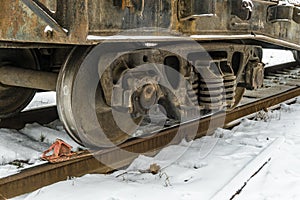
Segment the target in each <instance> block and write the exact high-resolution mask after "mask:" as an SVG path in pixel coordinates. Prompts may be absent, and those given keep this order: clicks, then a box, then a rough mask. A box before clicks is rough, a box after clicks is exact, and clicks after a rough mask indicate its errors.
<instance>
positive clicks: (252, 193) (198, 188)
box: [0, 50, 300, 200]
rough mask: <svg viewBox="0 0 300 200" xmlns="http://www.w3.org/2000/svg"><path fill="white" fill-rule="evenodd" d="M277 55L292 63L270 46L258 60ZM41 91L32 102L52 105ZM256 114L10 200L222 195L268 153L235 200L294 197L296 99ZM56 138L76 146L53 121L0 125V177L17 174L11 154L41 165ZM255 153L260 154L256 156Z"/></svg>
mask: <svg viewBox="0 0 300 200" xmlns="http://www.w3.org/2000/svg"><path fill="white" fill-rule="evenodd" d="M278 55H280V56H278ZM278 57H280V59H277V60H276V61H277V62H278V61H279V62H280V61H282V62H284V61H289V60H290V61H292V60H293V58H292V57H291V53H290V52H288V51H280V52H275V51H274V50H272V51H269V52H267V55H266V56H264V62H265V63H267V64H269V65H271V64H273V62H274V58H278ZM47 95H50V96H45V95H41V96H40V97H38V96H37V97H36V99H35V103H33V104H32V106H33V107H35V106H36V105H37V104H39V103H40V104H42V105H44V103H43V102H47V101H48V100H47V99H51V100H49V102H52V103H55V102H54V101H53V94H47ZM51 95H52V96H51ZM39 98H40V99H39ZM299 99H300V97H299ZM38 102H39V103H38ZM49 102H48V103H49ZM45 104H46V103H45ZM258 115H260V116H261V113H260V114H258ZM263 116H264V117H256V119H257V120H248V119H244V120H242V122H241V124H240V125H238V126H236V127H234V128H233V129H232V130H226V129H221V128H219V129H217V130H216V131H215V133H214V134H213V135H212V136H205V137H203V138H200V139H197V140H194V141H190V142H187V141H184V140H183V141H182V142H181V143H180V144H178V145H172V146H169V147H166V148H164V149H163V150H161V151H160V152H159V153H158V154H157V155H156V156H154V157H148V156H144V155H140V156H139V157H138V158H137V159H135V160H134V161H133V162H132V163H131V165H130V166H129V167H128V168H127V169H123V170H119V171H116V172H114V173H113V174H110V175H102V174H88V175H85V176H83V177H80V178H71V179H70V180H66V181H62V182H59V183H56V184H53V185H50V186H47V187H44V188H41V189H39V190H37V191H35V192H32V193H30V194H26V195H23V196H20V197H16V198H15V199H18V200H21V199H36V200H38V199H51V198H55V199H57V200H59V199H64V200H66V199H103V200H135V199H137V200H148V199H149V200H150V199H151V200H152V199H157V200H165V199H174V200H177V199H178V200H193V199H195V200H198V199H211V198H212V197H218V198H217V199H229V198H230V196H224V195H225V194H226V195H230V194H228V191H229V190H230V193H231V192H232V191H234V190H233V189H232V188H234V189H235V188H236V190H237V189H239V188H240V187H241V186H242V185H240V183H238V182H239V181H246V180H244V179H245V178H246V177H247V176H248V173H246V174H244V172H247V171H251V170H253V169H252V168H255V166H256V165H257V163H260V164H259V165H261V162H264V161H265V160H266V159H268V158H269V156H270V155H271V154H273V155H272V159H271V161H270V162H269V163H268V164H267V165H266V166H265V167H264V168H263V169H262V170H261V171H260V172H259V173H258V174H257V175H256V176H255V177H254V178H253V179H251V180H250V181H249V183H248V184H247V186H246V187H245V188H244V190H243V191H242V193H241V194H240V195H238V196H236V197H235V199H241V200H243V199H299V198H300V191H299V184H300V154H299V151H300V131H299V130H300V123H298V122H300V100H298V101H297V103H296V104H293V105H286V104H282V105H281V109H280V110H276V111H269V112H268V113H264V115H263ZM44 136H45V138H44ZM56 137H60V138H63V139H64V140H66V141H67V142H68V143H71V144H72V145H74V148H77V147H78V146H76V144H74V143H72V141H71V139H70V138H68V136H66V134H65V133H64V131H63V130H62V125H61V124H60V123H59V122H58V121H56V122H54V123H52V124H50V125H47V126H41V125H38V124H32V125H27V126H26V127H25V128H24V129H22V130H20V131H16V130H8V129H0V165H1V164H2V166H1V167H0V177H1V176H2V177H3V176H8V175H10V174H13V173H16V172H18V170H19V169H18V168H17V166H14V165H10V164H9V163H10V162H12V161H14V160H16V159H17V160H28V161H29V163H33V164H39V163H41V161H39V159H38V157H39V155H40V154H41V152H42V151H43V150H45V149H46V148H48V147H49V145H50V144H51V143H52V142H53V141H54V140H55V139H56ZM41 138H44V139H43V142H41ZM274 144H276V145H275V147H274ZM270 147H272V148H270ZM261 155H265V157H264V158H263V159H258V158H259V157H261ZM251 163H252V164H251ZM151 164H157V165H159V166H160V167H161V169H160V171H159V172H158V173H157V174H152V173H148V169H149V167H150V165H151ZM253 165H254V166H253ZM25 167H28V165H25ZM249 168H251V170H250V169H249ZM240 177H243V178H240ZM226 186H227V187H226ZM224 187H225V189H224ZM215 195H220V196H215ZM231 195H233V194H231Z"/></svg>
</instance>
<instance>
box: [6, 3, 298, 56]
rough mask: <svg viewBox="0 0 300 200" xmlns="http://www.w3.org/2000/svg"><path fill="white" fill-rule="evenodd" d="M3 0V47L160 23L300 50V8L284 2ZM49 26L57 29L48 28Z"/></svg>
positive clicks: (205, 35)
mask: <svg viewBox="0 0 300 200" xmlns="http://www.w3.org/2000/svg"><path fill="white" fill-rule="evenodd" d="M0 3H1V6H2V10H5V12H1V13H0V27H1V29H0V40H1V41H3V44H2V45H3V46H4V45H7V42H27V43H40V44H42V43H52V44H53V43H57V44H90V43H91V42H93V43H98V42H101V40H103V39H104V38H102V39H99V40H97V41H89V40H87V36H88V35H96V36H110V35H115V34H118V33H120V32H122V31H124V30H130V29H136V28H145V27H148V28H150V27H152V28H153V27H155V29H154V31H155V32H156V34H157V35H163V34H171V35H172V34H174V33H176V34H177V33H181V34H185V35H188V36H190V35H201V36H202V39H203V40H209V38H211V36H215V35H217V36H220V37H219V38H218V39H220V40H224V39H232V36H235V38H237V39H245V40H247V39H248V40H259V41H264V42H267V43H272V44H277V42H279V41H280V40H282V41H284V42H285V43H282V42H281V43H279V45H283V46H286V47H289V48H296V49H298V50H300V46H299V45H298V44H299V41H300V36H299V34H297V33H298V32H299V31H300V17H299V15H298V13H299V10H300V7H299V6H298V5H293V4H287V3H282V2H281V1H269V0H230V1H225V0H219V1H216V0H214V1H211V0H176V1H171V0H161V1H154V0H151V1H145V0H113V1H110V0H91V1H87V0H84V1H76V0H68V1H50V0H43V1H38V0H15V1H5V0H0ZM112 16H113V17H112ZM47 26H51V27H52V28H53V30H51V29H46V27H47ZM157 28H163V29H165V31H166V32H162V31H161V30H160V29H157ZM143 31H144V30H142V32H143ZM176 34H175V35H176ZM240 36H243V37H240ZM245 36H247V37H245ZM256 36H257V37H256ZM194 39H195V40H198V39H197V37H195V38H194ZM274 39H277V40H279V41H276V40H274ZM263 45H265V46H268V45H267V44H263Z"/></svg>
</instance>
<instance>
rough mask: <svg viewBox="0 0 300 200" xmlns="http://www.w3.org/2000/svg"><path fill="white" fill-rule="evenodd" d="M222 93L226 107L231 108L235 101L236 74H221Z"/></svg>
mask: <svg viewBox="0 0 300 200" xmlns="http://www.w3.org/2000/svg"><path fill="white" fill-rule="evenodd" d="M223 80H224V82H223V83H224V90H225V91H224V93H225V95H224V96H223V101H225V102H226V107H227V108H231V107H232V106H233V105H234V103H235V98H234V97H235V90H236V76H235V75H232V74H225V75H223Z"/></svg>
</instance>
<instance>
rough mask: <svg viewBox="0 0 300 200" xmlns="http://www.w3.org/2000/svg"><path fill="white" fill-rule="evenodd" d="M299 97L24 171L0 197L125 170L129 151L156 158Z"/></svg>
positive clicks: (276, 98) (0, 182) (1, 188)
mask: <svg viewBox="0 0 300 200" xmlns="http://www.w3.org/2000/svg"><path fill="white" fill-rule="evenodd" d="M299 95H300V87H295V88H293V89H291V90H288V91H285V92H283V93H280V94H277V95H273V96H270V97H267V98H265V99H261V100H258V101H256V102H254V103H250V104H246V105H244V106H240V107H238V108H236V109H235V110H233V111H230V112H227V113H220V114H217V115H214V116H211V117H206V118H203V119H201V120H200V121H194V122H191V123H188V124H185V125H181V126H180V129H181V131H180V132H181V133H185V134H184V135H183V134H178V132H179V127H175V128H171V129H167V130H166V131H163V132H160V133H157V134H155V135H153V136H151V137H148V138H140V139H136V140H132V141H129V142H127V143H125V144H123V145H121V146H119V147H116V148H112V149H107V150H101V151H98V152H96V153H94V156H93V155H92V154H90V153H88V152H87V153H86V154H83V155H82V156H81V157H80V158H79V159H78V160H72V161H69V162H63V163H58V164H44V165H41V166H39V167H36V168H32V169H27V170H24V171H22V173H20V174H16V175H13V176H9V177H6V178H2V179H0V194H2V195H3V196H4V197H6V198H12V197H15V196H18V195H21V194H25V193H28V192H31V191H34V190H36V189H38V188H41V187H43V186H46V185H50V184H52V183H55V182H58V181H62V180H66V179H67V178H68V177H73V176H75V177H78V176H82V175H84V174H87V173H94V172H97V173H108V172H110V171H112V170H113V169H112V168H121V167H124V166H126V165H128V164H129V163H130V162H131V161H132V160H133V159H134V158H136V157H137V156H138V154H128V152H136V153H143V152H148V153H147V154H149V155H154V154H155V153H156V152H157V151H158V150H159V149H161V148H163V147H165V146H166V145H170V144H175V143H178V142H180V141H181V139H182V138H183V137H186V138H189V137H190V136H191V137H193V135H189V134H190V130H191V129H194V128H197V129H198V130H197V135H196V137H201V136H203V135H207V134H211V133H212V132H213V131H214V129H215V128H217V127H221V126H223V125H224V124H226V123H229V122H231V121H233V120H236V119H238V118H241V117H244V116H247V115H249V114H252V113H255V112H257V111H258V110H261V109H265V108H268V107H271V106H274V105H276V104H279V103H281V102H283V101H286V100H288V99H291V98H294V97H297V96H299ZM211 124H213V126H211ZM171 141H172V142H171ZM124 150H125V151H124ZM96 158H97V159H96ZM99 160H101V161H102V162H103V163H110V164H111V165H110V167H107V166H106V165H104V164H103V163H101V162H99Z"/></svg>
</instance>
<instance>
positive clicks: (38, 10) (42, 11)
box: [22, 0, 68, 35]
mask: <svg viewBox="0 0 300 200" xmlns="http://www.w3.org/2000/svg"><path fill="white" fill-rule="evenodd" d="M22 1H23V3H24V4H25V5H26V6H27V7H28V8H29V9H30V10H31V11H32V12H33V13H35V14H36V15H37V16H38V17H40V18H41V19H42V20H43V21H44V22H46V23H47V24H48V25H49V26H50V27H51V28H53V29H54V30H56V31H58V32H60V33H63V34H66V35H68V30H67V29H65V28H63V27H62V26H61V25H60V24H59V23H58V22H57V21H56V20H55V19H54V18H53V17H52V16H51V15H50V14H49V13H50V10H48V9H47V8H46V6H44V5H43V4H42V3H41V2H39V1H38V0H22Z"/></svg>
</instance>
